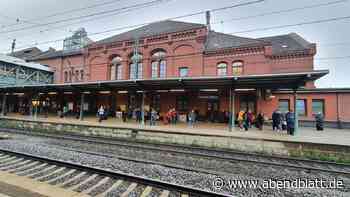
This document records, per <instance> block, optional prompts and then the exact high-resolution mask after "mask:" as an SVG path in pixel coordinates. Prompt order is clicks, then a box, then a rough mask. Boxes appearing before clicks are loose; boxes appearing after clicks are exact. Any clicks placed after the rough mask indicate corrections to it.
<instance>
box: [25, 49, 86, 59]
mask: <svg viewBox="0 0 350 197" xmlns="http://www.w3.org/2000/svg"><path fill="white" fill-rule="evenodd" d="M82 53H83V52H82V49H77V50H59V51H56V50H48V51H45V52H42V53H41V54H40V55H37V56H35V57H32V58H30V59H29V60H30V61H36V60H43V59H52V58H58V57H65V56H73V55H80V54H82Z"/></svg>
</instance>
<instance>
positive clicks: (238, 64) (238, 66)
mask: <svg viewBox="0 0 350 197" xmlns="http://www.w3.org/2000/svg"><path fill="white" fill-rule="evenodd" d="M243 66H244V64H243V61H234V62H233V63H232V75H242V74H243Z"/></svg>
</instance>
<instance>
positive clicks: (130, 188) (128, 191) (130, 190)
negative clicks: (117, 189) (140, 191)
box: [120, 183, 137, 197]
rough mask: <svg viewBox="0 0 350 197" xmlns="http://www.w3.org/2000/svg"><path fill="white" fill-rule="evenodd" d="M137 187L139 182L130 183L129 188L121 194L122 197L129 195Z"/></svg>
mask: <svg viewBox="0 0 350 197" xmlns="http://www.w3.org/2000/svg"><path fill="white" fill-rule="evenodd" d="M136 187H137V183H132V184H131V185H129V187H128V189H127V190H126V191H125V192H124V193H123V194H122V195H121V196H120V197H127V196H129V194H130V193H131V192H132V190H134V189H135V188H136Z"/></svg>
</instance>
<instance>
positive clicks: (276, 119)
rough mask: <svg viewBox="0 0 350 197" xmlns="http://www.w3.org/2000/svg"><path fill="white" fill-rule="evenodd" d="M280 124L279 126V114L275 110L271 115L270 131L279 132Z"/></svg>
mask: <svg viewBox="0 0 350 197" xmlns="http://www.w3.org/2000/svg"><path fill="white" fill-rule="evenodd" d="M280 124H281V113H280V112H279V110H278V109H276V110H275V111H274V112H273V113H272V130H273V131H277V132H279V131H280Z"/></svg>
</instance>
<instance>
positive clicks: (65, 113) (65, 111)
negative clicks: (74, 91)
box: [63, 105, 68, 118]
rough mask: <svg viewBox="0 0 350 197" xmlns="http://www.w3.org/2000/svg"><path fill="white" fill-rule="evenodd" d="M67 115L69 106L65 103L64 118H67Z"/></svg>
mask: <svg viewBox="0 0 350 197" xmlns="http://www.w3.org/2000/svg"><path fill="white" fill-rule="evenodd" d="M67 115H68V106H67V105H64V106H63V118H66V116H67Z"/></svg>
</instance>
